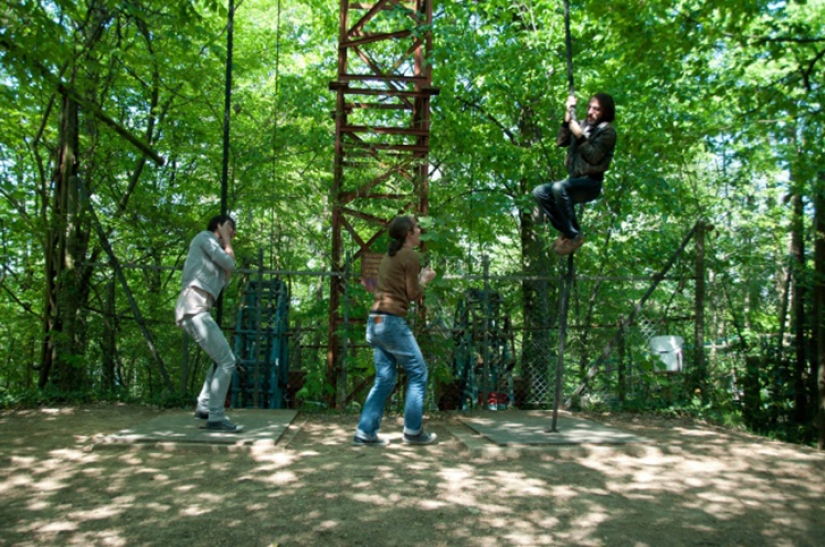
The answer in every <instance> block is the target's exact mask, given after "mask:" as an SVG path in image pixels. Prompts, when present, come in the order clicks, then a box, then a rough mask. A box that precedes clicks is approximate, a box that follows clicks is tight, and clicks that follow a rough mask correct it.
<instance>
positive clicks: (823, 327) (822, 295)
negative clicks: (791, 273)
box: [814, 172, 825, 450]
mask: <svg viewBox="0 0 825 547" xmlns="http://www.w3.org/2000/svg"><path fill="white" fill-rule="evenodd" d="M817 182H818V184H817V186H816V192H815V193H814V196H815V198H814V209H815V214H816V220H815V222H816V239H815V240H814V263H815V267H816V277H815V280H816V281H815V284H814V339H815V340H816V361H817V365H818V367H819V370H818V373H817V391H818V404H817V407H818V412H817V428H818V435H817V447H818V448H819V449H820V450H825V236H823V234H825V172H820V173H819V177H818V179H817Z"/></svg>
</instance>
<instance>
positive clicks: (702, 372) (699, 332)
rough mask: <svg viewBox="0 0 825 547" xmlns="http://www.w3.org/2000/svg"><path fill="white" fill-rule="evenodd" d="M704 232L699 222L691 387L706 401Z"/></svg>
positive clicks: (703, 225)
mask: <svg viewBox="0 0 825 547" xmlns="http://www.w3.org/2000/svg"><path fill="white" fill-rule="evenodd" d="M705 232H706V225H705V223H704V222H703V221H699V223H698V224H697V229H696V243H695V245H696V265H695V276H696V295H695V302H694V315H695V317H696V319H695V323H694V330H693V345H694V349H693V370H694V373H693V387H694V389H699V390H701V392H702V400H703V401H705V400H707V397H708V393H707V387H708V371H707V364H706V361H705Z"/></svg>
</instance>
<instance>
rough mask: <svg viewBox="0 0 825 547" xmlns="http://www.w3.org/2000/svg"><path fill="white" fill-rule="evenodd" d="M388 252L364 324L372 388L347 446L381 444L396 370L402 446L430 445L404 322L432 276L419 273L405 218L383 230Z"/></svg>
mask: <svg viewBox="0 0 825 547" xmlns="http://www.w3.org/2000/svg"><path fill="white" fill-rule="evenodd" d="M388 231H389V236H390V245H389V250H388V252H387V254H386V255H384V258H383V259H382V260H381V264H380V265H379V266H378V286H377V288H376V291H375V301H374V302H373V305H372V308H371V310H370V316H369V319H368V320H367V342H369V344H370V346H372V348H373V355H374V358H375V384H374V385H373V387H372V389H371V390H370V393H369V395H367V400H366V401H365V402H364V408H363V410H362V411H361V419H360V420H359V422H358V429H357V430H356V431H355V436H354V438H353V444H355V445H358V446H364V445H378V446H380V445H386V444H389V441H387V440H386V439H382V438H380V437H378V428H379V427H380V426H381V418H382V416H383V414H384V404H385V403H386V400H387V397H388V396H389V395H390V393H391V392H392V390H393V388H394V387H395V378H396V365H398V364H400V365H401V366H402V367H404V370H405V371H406V372H407V378H408V383H407V392H406V398H405V404H404V437H403V438H404V442H406V443H410V444H430V443H433V442H435V439H436V435H435V434H434V433H425V432H424V426H423V419H424V395H425V393H426V390H427V363H426V362H425V361H424V356H423V355H422V354H421V349H420V348H419V347H418V342H416V340H415V336H413V333H412V331H411V330H410V328H409V326H407V322H406V320H405V317H406V315H407V311H408V310H409V307H410V302H413V301H416V300H419V299H420V298H421V297H422V296H423V295H424V286H425V285H426V284H427V283H429V282H430V281H431V280H432V279H433V278H434V277H435V272H434V271H433V270H431V269H430V268H429V267H427V268H425V269H423V270H422V269H421V262H420V261H419V259H418V254H417V253H416V252H415V251H414V250H413V249H414V248H415V247H418V244H419V238H420V236H421V228H419V227H418V221H417V220H416V219H415V218H413V217H409V216H399V217H395V218H394V219H393V220H392V222H390V226H389V230H388Z"/></svg>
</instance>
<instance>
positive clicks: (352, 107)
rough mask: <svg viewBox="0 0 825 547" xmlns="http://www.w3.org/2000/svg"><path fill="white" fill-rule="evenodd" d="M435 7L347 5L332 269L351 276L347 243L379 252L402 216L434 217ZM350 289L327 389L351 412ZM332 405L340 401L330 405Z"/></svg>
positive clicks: (427, 0) (411, 1) (360, 251)
mask: <svg viewBox="0 0 825 547" xmlns="http://www.w3.org/2000/svg"><path fill="white" fill-rule="evenodd" d="M431 24H432V0H371V1H370V0H365V1H362V2H351V1H350V0H340V21H339V42H338V77H337V79H336V80H335V81H334V82H330V84H329V88H330V90H332V91H335V92H336V94H337V103H336V111H335V164H334V180H333V188H332V269H333V271H334V272H336V273H338V274H341V273H343V271H344V269H345V266H344V264H343V263H342V262H343V261H342V258H343V253H344V246H345V242H344V237H345V234H348V235H347V236H346V237H347V238H348V241H349V242H354V244H355V245H354V247H357V248H356V249H355V250H354V252H353V255H352V260H353V261H355V260H358V259H359V258H361V257H362V256H363V255H364V254H365V253H371V252H372V250H371V246H372V245H373V243H375V242H376V240H378V238H380V237H381V235H382V234H383V233H384V232H385V231H386V227H387V224H388V222H389V220H391V219H392V217H394V216H395V215H397V214H399V213H409V214H418V215H426V214H427V195H428V190H429V182H428V175H429V163H428V159H427V158H428V154H429V139H430V97H432V96H433V95H436V94H438V89H437V88H434V87H432V86H431V83H432V81H431V79H432V78H431V74H432V70H431V67H430V65H429V62H428V54H429V51H430V49H431V47H432V32H431ZM344 286H345V285H344V283H343V280H342V279H341V278H340V277H333V278H332V281H331V287H330V307H329V319H330V320H329V352H328V361H327V381H328V382H329V384H330V385H332V386H336V387H337V389H336V392H337V393H338V400H337V402H336V403H337V406H341V405H343V404H344V399H345V395H346V394H345V392H343V391H342V389H343V388H344V386H345V383H346V367H344V366H343V362H342V355H341V344H340V341H339V333H338V329H339V326H340V324H341V312H340V307H341V297H342V295H343V292H344ZM330 402H332V400H331V401H330Z"/></svg>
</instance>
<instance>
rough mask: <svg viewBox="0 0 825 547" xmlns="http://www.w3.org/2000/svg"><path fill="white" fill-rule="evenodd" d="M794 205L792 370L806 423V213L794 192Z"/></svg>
mask: <svg viewBox="0 0 825 547" xmlns="http://www.w3.org/2000/svg"><path fill="white" fill-rule="evenodd" d="M791 203H792V205H793V220H792V222H791V256H792V260H793V263H792V264H793V265H792V272H793V274H792V278H791V279H792V285H791V290H792V291H793V325H794V346H795V348H794V350H795V356H796V359H795V363H794V364H795V366H794V368H793V385H794V419H795V421H796V422H797V423H800V424H801V423H805V421H806V419H807V416H808V396H807V395H808V394H807V390H806V386H805V368H806V367H805V364H806V353H807V352H806V347H807V337H806V336H805V298H806V293H807V290H806V288H805V281H804V277H805V276H804V270H805V248H804V233H803V232H804V230H805V224H804V221H803V218H804V211H803V204H802V196H801V195H800V194H799V193H798V192H795V193H794V195H793V197H792V198H791Z"/></svg>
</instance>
